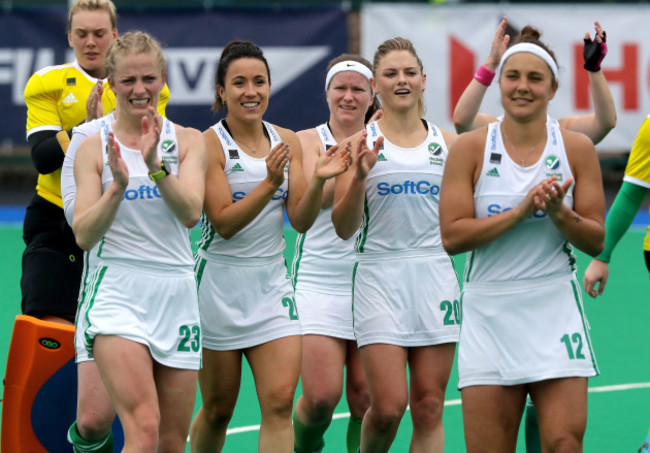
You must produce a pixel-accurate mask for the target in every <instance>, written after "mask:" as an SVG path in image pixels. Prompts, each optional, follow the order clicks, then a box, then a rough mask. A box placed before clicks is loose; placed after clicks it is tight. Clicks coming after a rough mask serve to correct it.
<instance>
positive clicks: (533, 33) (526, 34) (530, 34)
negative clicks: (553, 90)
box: [508, 25, 559, 84]
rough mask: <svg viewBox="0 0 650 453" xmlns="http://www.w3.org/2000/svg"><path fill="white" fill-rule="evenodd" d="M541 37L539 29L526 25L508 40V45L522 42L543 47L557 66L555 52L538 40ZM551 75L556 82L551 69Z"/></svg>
mask: <svg viewBox="0 0 650 453" xmlns="http://www.w3.org/2000/svg"><path fill="white" fill-rule="evenodd" d="M541 37H542V32H541V31H539V30H538V29H536V28H535V27H533V26H532V25H526V26H525V27H524V28H523V29H522V30H521V32H519V34H518V35H517V36H516V37H515V39H513V40H512V41H511V42H510V45H509V46H508V47H511V46H514V45H515V44H519V43H522V42H527V43H530V44H535V45H536V46H539V47H541V48H542V49H544V50H545V51H546V52H547V53H548V54H549V55H550V56H551V58H552V59H553V61H554V62H555V65H556V66H559V65H558V64H557V58H555V54H554V53H553V51H552V50H551V49H550V47H548V46H547V45H546V44H544V43H543V42H542V41H540V39H539V38H541ZM551 77H553V82H555V83H556V84H557V82H558V81H557V80H555V76H554V75H553V71H551Z"/></svg>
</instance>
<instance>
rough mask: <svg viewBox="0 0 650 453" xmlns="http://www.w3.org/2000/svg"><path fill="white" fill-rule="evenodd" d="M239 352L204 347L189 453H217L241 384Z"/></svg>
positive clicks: (240, 357)
mask: <svg viewBox="0 0 650 453" xmlns="http://www.w3.org/2000/svg"><path fill="white" fill-rule="evenodd" d="M241 362H242V353H241V351H211V350H209V349H203V368H202V369H201V370H200V371H199V385H200V387H201V399H202V401H203V406H202V407H201V409H199V412H198V413H197V414H196V416H195V417H194V422H193V423H192V428H191V430H190V451H191V452H192V453H214V452H220V451H221V450H222V449H223V446H224V443H225V442H226V430H227V429H228V423H229V422H230V419H231V418H232V414H233V411H234V410H235V404H236V403H237V396H238V394H239V388H240V384H241Z"/></svg>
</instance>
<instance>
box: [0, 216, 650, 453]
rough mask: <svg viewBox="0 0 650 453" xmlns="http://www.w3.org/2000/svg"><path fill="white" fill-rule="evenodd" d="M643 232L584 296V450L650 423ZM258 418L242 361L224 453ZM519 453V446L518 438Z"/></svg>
mask: <svg viewBox="0 0 650 453" xmlns="http://www.w3.org/2000/svg"><path fill="white" fill-rule="evenodd" d="M294 234H295V233H294V232H293V231H287V236H288V238H289V239H288V241H287V243H288V245H289V248H291V247H292V246H293V237H294ZM643 235H644V230H641V229H632V230H630V232H628V233H627V234H626V235H625V236H624V238H623V239H622V240H621V243H620V244H619V246H618V248H617V250H616V252H615V253H614V256H613V262H612V264H611V265H610V281H609V283H608V286H607V291H606V292H605V294H604V295H603V296H602V298H600V299H598V300H596V301H595V300H593V299H591V298H589V297H588V296H586V295H585V296H584V305H585V310H586V313H587V316H588V317H589V321H590V324H591V335H592V341H593V346H594V349H595V352H596V357H597V359H598V364H599V367H600V370H601V375H600V376H599V377H597V378H594V379H591V380H590V391H591V393H590V399H589V422H588V427H587V434H586V437H585V448H584V451H585V452H596V453H599V452H602V453H618V452H636V451H637V449H638V447H639V445H640V443H641V442H642V441H643V440H644V439H645V436H646V434H647V431H648V428H649V427H650V411H648V403H650V355H649V354H648V352H649V351H650V340H649V338H650V335H649V333H650V329H649V326H650V280H649V279H648V273H647V271H646V269H645V264H644V262H643V255H642V253H641V244H642V241H643ZM0 244H2V255H1V256H0V275H2V279H1V280H0V288H1V290H2V292H1V293H0V294H2V305H1V306H0V367H1V371H2V375H3V376H4V367H5V363H6V360H7V348H8V346H9V339H10V336H11V329H12V326H13V320H14V317H15V316H16V315H17V314H18V313H19V311H20V286H19V281H20V272H21V271H20V258H21V253H22V250H23V247H24V246H23V242H22V238H21V229H20V227H0ZM287 254H288V255H289V256H291V254H292V250H290V249H289V250H287ZM456 261H457V266H458V267H459V269H460V268H462V265H463V262H464V259H463V257H462V256H461V257H459V259H457V260H456ZM578 263H579V266H580V269H581V271H580V278H582V271H584V269H585V267H586V266H587V264H588V263H589V260H588V258H587V257H586V256H585V255H583V254H579V261H578ZM456 383H457V373H456V369H455V368H454V369H453V370H452V376H451V380H450V386H449V389H448V391H447V406H446V409H445V415H444V423H445V436H446V448H445V451H448V452H462V451H465V446H464V440H463V428H462V416H461V408H460V404H459V403H460V393H459V392H458V391H457V390H456V389H455V386H456ZM197 408H198V403H197ZM346 413H347V407H346V405H345V403H344V402H342V403H341V404H340V405H339V408H338V409H337V415H336V418H335V420H334V421H333V422H332V425H331V426H330V429H329V430H328V432H327V434H326V437H325V441H326V448H325V452H336V453H341V452H344V451H345V431H346V427H347V416H346V415H347V414H346ZM259 423H260V413H259V409H258V407H257V399H256V396H255V391H254V384H253V380H252V377H251V374H250V371H249V370H248V369H247V367H246V366H245V370H244V379H243V383H242V388H241V393H240V397H239V401H238V404H237V408H236V410H235V415H234V417H233V420H232V423H231V429H230V434H229V435H228V439H227V441H226V446H225V449H224V451H225V452H237V453H248V452H251V453H252V452H255V451H257V434H258V433H257V429H256V427H257V425H258V424H259ZM410 431H411V421H410V414H409V413H407V414H406V416H405V417H404V419H403V421H402V424H401V426H400V429H399V432H398V434H397V438H396V440H395V443H394V444H393V448H392V449H391V451H393V452H396V453H402V452H406V451H408V443H409V436H410ZM520 439H521V436H520ZM187 451H189V448H188V450H187ZM517 451H518V452H524V451H525V449H524V447H523V443H522V442H520V443H519V447H518V448H517ZM3 453H4V452H3ZM7 453H14V452H7ZM15 453H19V452H15Z"/></svg>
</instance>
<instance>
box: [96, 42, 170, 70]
mask: <svg viewBox="0 0 650 453" xmlns="http://www.w3.org/2000/svg"><path fill="white" fill-rule="evenodd" d="M141 53H145V54H152V55H153V57H154V60H155V61H156V63H157V64H158V67H159V68H160V72H161V74H163V75H165V74H166V73H167V69H166V66H167V64H166V62H165V57H164V55H163V52H162V49H161V48H160V44H158V41H156V40H155V38H153V37H152V36H151V35H149V34H148V33H145V32H142V31H132V32H128V33H125V34H123V35H122V36H120V37H118V38H117V39H116V40H115V41H113V42H112V43H111V45H110V46H109V48H108V51H107V52H106V61H105V63H104V65H105V68H106V75H107V76H108V77H113V76H114V75H115V66H116V65H117V59H118V58H119V57H122V56H124V55H133V54H141Z"/></svg>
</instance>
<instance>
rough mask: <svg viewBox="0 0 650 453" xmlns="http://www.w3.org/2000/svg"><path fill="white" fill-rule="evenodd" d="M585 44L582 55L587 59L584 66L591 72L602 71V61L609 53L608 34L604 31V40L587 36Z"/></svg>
mask: <svg viewBox="0 0 650 453" xmlns="http://www.w3.org/2000/svg"><path fill="white" fill-rule="evenodd" d="M584 41H585V46H584V48H583V49H582V56H583V57H584V59H585V65H584V68H585V69H586V70H587V71H590V72H598V71H600V63H601V62H602V61H603V58H605V55H607V42H606V41H607V34H606V33H605V32H604V31H603V42H598V40H596V39H594V40H592V39H591V38H585V40H584Z"/></svg>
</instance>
